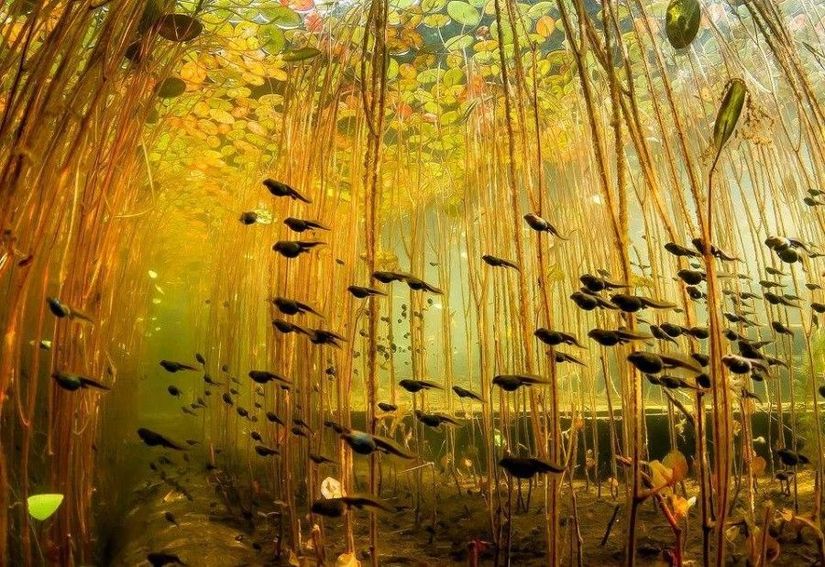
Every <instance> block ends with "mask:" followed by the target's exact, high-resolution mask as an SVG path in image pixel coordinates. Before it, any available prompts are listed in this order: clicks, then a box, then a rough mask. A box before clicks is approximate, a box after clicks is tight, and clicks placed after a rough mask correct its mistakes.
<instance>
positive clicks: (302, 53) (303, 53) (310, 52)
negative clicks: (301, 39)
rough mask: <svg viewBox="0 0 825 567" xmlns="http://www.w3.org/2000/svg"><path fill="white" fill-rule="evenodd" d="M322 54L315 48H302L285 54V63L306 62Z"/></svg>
mask: <svg viewBox="0 0 825 567" xmlns="http://www.w3.org/2000/svg"><path fill="white" fill-rule="evenodd" d="M320 54H321V52H320V51H318V50H317V49H316V48H314V47H301V48H299V49H290V50H289V51H287V52H286V53H284V61H289V62H290V63H292V62H295V61H306V60H307V59H312V58H313V57H317V56H319V55H320Z"/></svg>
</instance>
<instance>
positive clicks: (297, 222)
mask: <svg viewBox="0 0 825 567" xmlns="http://www.w3.org/2000/svg"><path fill="white" fill-rule="evenodd" d="M284 224H285V225H287V226H288V227H289V228H290V229H291V230H292V231H294V232H306V231H307V230H329V228H327V227H325V226H324V225H322V224H321V223H319V222H317V221H311V220H305V219H296V218H294V217H287V218H286V219H284Z"/></svg>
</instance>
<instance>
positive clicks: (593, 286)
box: [579, 274, 630, 292]
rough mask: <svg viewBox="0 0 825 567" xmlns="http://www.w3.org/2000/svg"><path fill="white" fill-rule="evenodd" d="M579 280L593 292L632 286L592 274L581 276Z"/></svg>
mask: <svg viewBox="0 0 825 567" xmlns="http://www.w3.org/2000/svg"><path fill="white" fill-rule="evenodd" d="M579 281H580V282H581V283H582V285H584V287H586V288H587V289H589V290H590V291H593V292H600V291H603V290H606V289H626V288H629V287H630V286H629V285H625V284H621V283H618V282H614V281H611V280H609V279H608V278H606V277H598V276H594V275H592V274H584V275H583V276H580V277H579Z"/></svg>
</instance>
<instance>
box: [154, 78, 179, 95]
mask: <svg viewBox="0 0 825 567" xmlns="http://www.w3.org/2000/svg"><path fill="white" fill-rule="evenodd" d="M155 88H156V89H157V93H158V97H159V98H176V97H179V96H180V95H182V94H183V93H184V92H186V83H185V82H183V79H179V78H178V77H167V78H166V79H164V80H163V81H161V82H160V83H158V84H157V86H156V87H155Z"/></svg>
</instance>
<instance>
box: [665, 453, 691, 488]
mask: <svg viewBox="0 0 825 567" xmlns="http://www.w3.org/2000/svg"><path fill="white" fill-rule="evenodd" d="M662 464H663V465H664V466H666V467H668V468H669V469H671V471H672V472H673V476H672V478H673V482H674V483H676V482H680V481H682V480H684V478H685V477H686V476H687V473H688V463H687V459H686V458H685V456H684V455H683V454H682V453H680V452H679V451H678V450H676V449H674V450H672V451H671V452H670V453H668V454H667V455H665V458H664V459H662Z"/></svg>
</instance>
